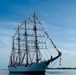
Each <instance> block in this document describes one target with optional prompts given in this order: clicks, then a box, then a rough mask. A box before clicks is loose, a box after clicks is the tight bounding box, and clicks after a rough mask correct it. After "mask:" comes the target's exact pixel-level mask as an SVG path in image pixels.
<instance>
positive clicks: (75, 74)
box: [0, 69, 76, 75]
mask: <svg viewBox="0 0 76 75" xmlns="http://www.w3.org/2000/svg"><path fill="white" fill-rule="evenodd" d="M0 75H76V70H50V69H49V70H46V72H45V74H10V73H9V71H8V70H0Z"/></svg>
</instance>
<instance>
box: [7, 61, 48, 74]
mask: <svg viewBox="0 0 76 75" xmlns="http://www.w3.org/2000/svg"><path fill="white" fill-rule="evenodd" d="M46 67H47V65H46V64H45V63H44V62H41V63H34V64H32V65H29V66H25V65H18V66H16V67H15V66H9V67H8V70H9V72H10V73H19V72H20V73H30V72H45V69H46Z"/></svg>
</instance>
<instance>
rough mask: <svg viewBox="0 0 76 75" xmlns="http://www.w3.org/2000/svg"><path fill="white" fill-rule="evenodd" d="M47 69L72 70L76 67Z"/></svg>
mask: <svg viewBox="0 0 76 75" xmlns="http://www.w3.org/2000/svg"><path fill="white" fill-rule="evenodd" d="M47 69H59V70H60V69H61V70H71V69H75V70H76V68H70V67H62V68H47Z"/></svg>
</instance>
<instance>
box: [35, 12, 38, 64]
mask: <svg viewBox="0 0 76 75" xmlns="http://www.w3.org/2000/svg"><path fill="white" fill-rule="evenodd" d="M35 17H36V15H35V12H34V32H35V50H36V62H37V63H38V44H37V42H38V40H37V27H36V19H35Z"/></svg>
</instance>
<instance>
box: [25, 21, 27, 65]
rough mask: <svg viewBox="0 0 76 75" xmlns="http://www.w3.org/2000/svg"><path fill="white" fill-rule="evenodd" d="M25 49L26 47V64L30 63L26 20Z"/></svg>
mask: <svg viewBox="0 0 76 75" xmlns="http://www.w3.org/2000/svg"><path fill="white" fill-rule="evenodd" d="M25 49H26V64H28V48H27V28H26V20H25Z"/></svg>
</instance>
